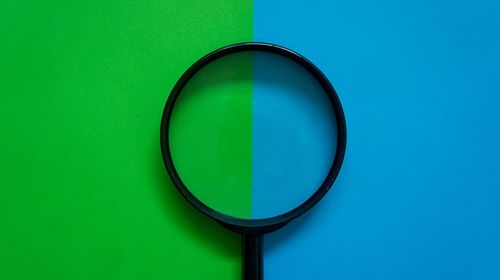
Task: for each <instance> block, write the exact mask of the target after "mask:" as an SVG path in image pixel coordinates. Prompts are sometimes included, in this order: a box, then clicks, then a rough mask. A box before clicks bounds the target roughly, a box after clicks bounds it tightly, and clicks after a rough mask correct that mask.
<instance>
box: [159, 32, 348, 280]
mask: <svg viewBox="0 0 500 280" xmlns="http://www.w3.org/2000/svg"><path fill="white" fill-rule="evenodd" d="M248 51H262V52H269V53H274V54H277V55H280V56H283V57H286V58H288V59H291V60H293V61H294V62H296V63H298V64H299V65H301V66H302V67H303V68H305V69H306V70H307V71H308V72H309V73H311V74H312V75H313V76H314V78H315V79H316V80H317V81H318V82H319V83H320V85H321V87H322V88H323V90H324V92H325V94H326V95H327V96H328V99H329V100H330V103H331V105H332V107H333V111H334V114H335V118H336V122H337V143H336V150H335V158H334V160H333V163H332V166H331V167H330V170H329V172H328V174H327V176H326V178H325V180H324V181H323V183H322V184H321V186H320V187H319V188H318V189H317V190H316V192H314V194H313V195H312V196H310V197H309V198H308V199H307V200H306V201H305V202H303V203H302V204H300V205H299V206H297V207H296V208H294V209H292V210H290V211H288V212H286V213H283V214H281V215H278V216H274V217H270V218H264V219H243V218H237V217H233V216H229V215H226V214H224V213H221V212H219V211H217V210H215V209H213V208H211V207H209V206H207V205H205V204H204V203H203V202H201V201H200V200H199V199H198V198H196V197H195V196H194V195H193V194H192V193H191V192H190V191H189V189H188V188H187V187H186V186H185V185H184V183H183V182H182V180H181V178H180V177H179V174H178V173H177V170H176V169H175V165H174V163H173V160H172V155H171V152H170V146H169V124H170V118H171V116H172V111H173V108H174V105H175V102H176V100H177V98H178V97H179V95H180V94H181V92H182V89H183V88H184V86H185V85H186V84H187V82H188V81H189V80H190V79H191V78H192V77H193V76H194V75H195V74H196V73H197V72H198V71H199V70H200V69H201V68H203V67H204V66H206V65H207V64H209V63H210V62H212V61H214V60H216V59H218V58H221V57H223V56H226V55H229V54H233V53H238V52H248ZM346 138H347V133H346V121H345V116H344V111H343V109H342V104H341V103H340V100H339V97H338V96H337V93H336V92H335V89H334V88H333V86H332V84H331V83H330V82H329V81H328V79H327V78H326V77H325V75H324V74H323V73H322V72H321V71H320V70H319V69H318V68H317V67H316V66H315V65H314V64H313V63H311V62H310V61H309V60H307V59H306V58H304V57H303V56H301V55H299V54H298V53H296V52H294V51H292V50H289V49H287V48H284V47H281V46H278V45H274V44H269V43H259V42H246V43H238V44H233V45H229V46H226V47H223V48H220V49H217V50H215V51H213V52H211V53H209V54H207V55H205V56H204V57H202V58H201V59H200V60H198V61H197V62H196V63H194V64H193V65H192V66H191V67H190V68H189V69H188V70H187V71H186V72H185V73H184V74H183V75H182V76H181V78H180V79H179V80H178V81H177V83H176V84H175V86H174V88H173V89H172V92H171V93H170V95H169V97H168V99H167V103H166V105H165V109H164V111H163V116H162V120H161V129H160V143H161V151H162V155H163V161H164V163H165V166H166V168H167V171H168V174H169V175H170V178H171V179H172V182H173V183H174V185H175V187H176V188H177V190H178V191H179V192H180V193H181V194H182V196H183V197H184V198H185V199H186V200H187V201H188V202H189V203H190V204H191V205H192V206H193V207H195V208H196V209H198V210H199V211H200V212H202V213H203V214H205V215H207V216H208V217H210V218H212V219H214V220H215V221H217V222H218V223H220V224H221V225H223V226H224V227H226V228H228V229H230V230H232V231H234V232H237V233H241V234H243V263H244V265H243V277H244V279H246V280H250V279H251V280H257V279H262V277H263V276H262V238H261V234H264V233H268V232H271V231H274V230H277V229H279V228H281V227H282V226H284V225H286V224H287V223H288V222H290V221H291V220H293V219H295V218H297V217H298V216H300V215H302V214H303V213H304V212H306V211H307V210H309V209H310V208H311V207H313V206H314V205H315V204H316V203H318V201H320V200H321V198H323V196H324V195H325V194H326V193H327V192H328V190H329V189H330V187H331V186H332V185H333V182H334V181H335V179H336V178H337V175H338V173H339V171H340V167H341V166H342V162H343V159H344V155H345V149H346Z"/></svg>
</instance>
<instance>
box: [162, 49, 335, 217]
mask: <svg viewBox="0 0 500 280" xmlns="http://www.w3.org/2000/svg"><path fill="white" fill-rule="evenodd" d="M336 129H337V128H336V121H335V116H334V112H333V108H332V106H331V104H330V102H329V99H328V97H327V95H326V94H325V92H324V91H323V89H322V88H321V86H320V84H319V83H318V82H317V80H316V79H315V78H314V77H313V76H312V75H311V74H310V73H309V72H307V70H305V69H304V68H302V66H300V65H299V64H297V63H295V62H293V61H291V60H289V59H287V58H284V57H281V56H279V55H275V54H270V53H265V52H244V53H235V54H231V55H228V56H225V57H223V58H220V59H217V60H215V61H213V62H211V63H210V64H208V65H206V66H205V67H204V68H202V69H200V71H198V72H197V73H196V74H195V75H194V76H193V77H192V78H191V79H190V80H189V82H188V83H187V84H186V86H185V87H184V89H183V90H182V92H181V93H180V95H179V97H178V99H177V102H176V104H175V106H174V109H173V111H172V117H171V120H170V128H169V137H170V138H169V141H170V149H171V154H172V159H173V162H174V165H175V168H176V170H177V172H178V174H179V176H180V178H181V180H182V181H183V183H184V184H185V185H186V187H187V188H188V189H189V191H190V192H191V193H192V194H193V195H194V196H196V197H197V198H198V199H199V200H200V201H201V202H203V203H204V204H206V205H207V206H209V207H211V208H213V209H214V210H217V211H219V212H222V213H224V214H226V215H230V216H233V217H237V218H245V219H262V218H270V217H274V216H277V215H280V214H283V213H285V212H288V211H290V210H292V209H294V208H295V207H297V206H299V205H300V204H302V203H303V202H305V201H306V200H307V199H308V198H309V197H310V196H311V195H312V194H313V193H314V192H315V191H316V190H317V189H318V188H319V187H320V186H321V184H322V183H323V180H324V179H325V177H326V176H327V174H328V171H329V169H330V167H331V165H332V163H333V159H334V157H335V149H336V144H337V143H336V142H337V134H336Z"/></svg>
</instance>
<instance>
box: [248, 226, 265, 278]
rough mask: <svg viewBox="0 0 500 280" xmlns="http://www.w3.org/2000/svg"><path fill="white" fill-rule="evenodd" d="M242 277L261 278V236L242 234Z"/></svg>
mask: <svg viewBox="0 0 500 280" xmlns="http://www.w3.org/2000/svg"><path fill="white" fill-rule="evenodd" d="M243 279H244V280H262V279H263V277H262V236H261V235H260V234H246V235H243Z"/></svg>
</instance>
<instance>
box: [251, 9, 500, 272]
mask: <svg viewBox="0 0 500 280" xmlns="http://www.w3.org/2000/svg"><path fill="white" fill-rule="evenodd" d="M254 41H266V42H273V43H277V44H280V45H284V46H287V47H289V48H291V49H293V50H295V51H298V52H299V53H301V54H303V55H304V56H306V57H307V58H309V59H310V60H312V62H314V63H316V64H317V66H318V67H319V68H320V69H321V70H322V71H323V72H324V73H325V74H326V75H327V77H328V78H329V79H330V80H331V82H332V83H333V85H334V87H335V88H336V90H337V92H338V93H339V96H340V98H341V101H342V102H343V105H344V109H345V112H346V118H347V125H348V147H347V154H346V158H345V164H344V166H343V169H342V171H341V174H340V177H339V178H338V180H337V182H336V183H335V185H334V188H333V189H332V191H330V192H329V193H328V194H327V196H326V197H325V198H324V200H322V201H321V202H320V203H319V204H318V205H317V206H316V207H315V208H313V209H312V210H311V211H310V212H309V213H307V214H306V215H304V216H302V217H300V218H299V219H297V220H296V221H294V222H292V223H291V224H289V225H288V226H286V227H285V228H283V229H282V230H280V231H277V232H275V233H272V234H269V235H267V236H266V237H265V245H264V246H265V252H264V256H265V257H264V266H265V269H264V271H265V277H266V279H367V278H369V279H500V240H499V236H500V223H499V221H498V220H499V214H500V206H499V202H500V189H499V186H500V175H499V173H500V168H499V164H498V158H499V156H500V147H499V143H500V124H499V120H500V118H499V117H500V106H499V105H500V82H499V79H500V65H499V54H500V2H499V1H320V2H311V1H304V2H302V1H264V0H254Z"/></svg>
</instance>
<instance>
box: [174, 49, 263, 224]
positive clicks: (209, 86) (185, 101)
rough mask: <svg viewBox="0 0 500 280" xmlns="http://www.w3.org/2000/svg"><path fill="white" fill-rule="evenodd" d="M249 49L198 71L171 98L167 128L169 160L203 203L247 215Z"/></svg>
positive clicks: (249, 191)
mask: <svg viewBox="0 0 500 280" xmlns="http://www.w3.org/2000/svg"><path fill="white" fill-rule="evenodd" d="M252 59H253V55H252V53H251V52H244V53H236V54H232V55H228V56H225V57H222V58H220V59H217V60H215V61H213V62H211V63H209V64H208V65H206V66H205V67H203V68H202V69H200V70H199V71H198V72H197V73H196V74H195V75H194V76H193V77H192V78H191V79H190V80H189V81H188V83H187V84H186V86H185V87H184V88H183V90H182V91H181V94H180V95H179V97H178V98H177V101H176V102H175V106H174V109H173V110H172V115H171V120H170V126H169V130H170V133H169V141H170V142H169V146H170V151H171V154H172V160H173V162H174V164H175V168H176V170H177V173H178V174H179V177H180V178H181V180H182V182H183V183H184V184H185V185H186V187H187V188H188V189H189V191H190V192H191V193H192V194H193V195H194V196H195V197H196V198H198V199H199V200H200V201H201V202H203V203H204V204H206V205H207V206H209V207H211V208H213V209H215V210H217V211H220V212H222V213H224V214H226V215H230V216H233V217H239V218H246V219H251V218H252V93H253V91H252V70H253V68H252Z"/></svg>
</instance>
